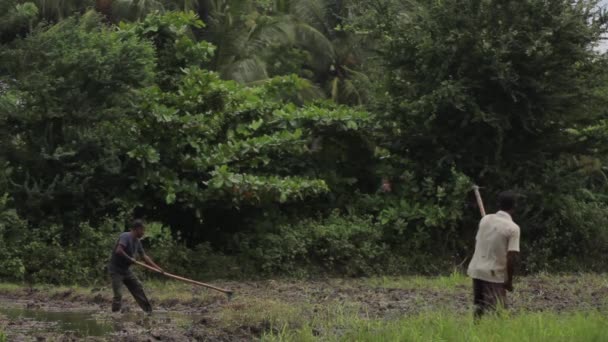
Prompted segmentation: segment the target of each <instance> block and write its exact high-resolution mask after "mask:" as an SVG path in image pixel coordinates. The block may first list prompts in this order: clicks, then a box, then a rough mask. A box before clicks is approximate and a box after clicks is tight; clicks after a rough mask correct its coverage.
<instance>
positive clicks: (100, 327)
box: [0, 303, 114, 336]
mask: <svg viewBox="0 0 608 342" xmlns="http://www.w3.org/2000/svg"><path fill="white" fill-rule="evenodd" d="M5 304H6V303H2V304H1V305H2V307H0V314H2V315H4V316H6V318H8V319H9V320H19V321H23V322H31V323H42V324H31V325H27V324H26V325H24V326H25V327H28V326H29V327H30V328H33V329H34V330H36V329H38V330H50V329H52V330H56V331H57V332H70V333H74V334H75V335H78V336H107V335H109V334H110V333H112V332H113V331H114V328H113V326H112V324H110V323H109V322H107V321H106V322H104V321H98V320H96V319H95V317H94V313H93V312H60V311H45V310H42V309H28V308H25V307H19V306H14V307H10V306H6V305H5ZM45 323H46V324H45ZM28 330H29V329H28ZM30 332H31V331H30Z"/></svg>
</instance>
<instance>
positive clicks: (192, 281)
mask: <svg viewBox="0 0 608 342" xmlns="http://www.w3.org/2000/svg"><path fill="white" fill-rule="evenodd" d="M134 262H135V263H136V264H138V265H139V266H142V267H145V268H147V269H149V270H150V271H153V272H156V273H160V274H163V275H165V276H167V277H169V278H173V279H177V280H181V281H183V282H186V283H190V284H194V285H198V286H203V287H206V288H209V289H212V290H215V291H219V292H223V293H225V294H227V295H228V298H230V297H231V296H232V291H230V290H226V289H222V288H219V287H215V286H213V285H209V284H205V283H201V282H200V281H196V280H192V279H188V278H184V277H180V276H178V275H175V274H171V273H167V272H163V271H161V270H159V269H156V268H154V267H152V266H150V265H147V264H144V263H143V262H140V261H137V260H134Z"/></svg>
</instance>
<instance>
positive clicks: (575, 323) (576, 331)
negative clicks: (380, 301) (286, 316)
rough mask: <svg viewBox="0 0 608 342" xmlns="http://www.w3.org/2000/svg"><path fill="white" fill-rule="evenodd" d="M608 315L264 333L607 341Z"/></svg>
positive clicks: (336, 325) (418, 341) (341, 323)
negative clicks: (607, 326) (607, 316)
mask: <svg viewBox="0 0 608 342" xmlns="http://www.w3.org/2000/svg"><path fill="white" fill-rule="evenodd" d="M607 324H608V318H606V317H604V316H603V315H602V314H600V313H598V312H589V313H574V314H564V315H559V314H556V313H522V314H518V315H512V316H509V315H506V314H503V315H501V316H492V317H487V318H484V319H483V320H482V321H481V322H479V323H478V324H475V323H474V322H473V320H472V318H471V317H470V316H468V315H467V316H464V317H463V316H458V315H454V314H450V313H441V312H433V313H425V314H421V315H418V316H414V317H408V318H402V319H399V320H394V321H383V320H366V319H363V318H360V317H356V316H351V317H350V318H349V319H347V320H345V319H344V317H342V318H340V319H338V320H334V321H332V322H325V324H324V325H320V326H316V327H314V326H311V325H309V326H306V327H304V328H300V329H297V330H290V329H288V328H287V327H285V328H284V329H281V330H279V331H277V332H273V333H269V334H267V335H265V336H263V338H262V340H263V341H297V342H300V341H302V342H304V341H412V342H426V341H446V342H447V341H454V342H460V341H462V342H465V341H466V342H471V341H479V342H482V341H483V342H503V341H504V342H511V341H518V342H545V341H546V342H562V341H563V342H569V341H590V342H593V341H598V342H599V341H606V340H607V338H608V332H606V329H605V327H606V325H607Z"/></svg>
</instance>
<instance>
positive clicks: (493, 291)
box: [483, 282, 507, 311]
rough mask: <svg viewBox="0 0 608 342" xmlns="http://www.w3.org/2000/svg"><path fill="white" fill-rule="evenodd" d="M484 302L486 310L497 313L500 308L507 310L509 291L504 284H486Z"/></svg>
mask: <svg viewBox="0 0 608 342" xmlns="http://www.w3.org/2000/svg"><path fill="white" fill-rule="evenodd" d="M484 283H485V284H484V286H483V301H484V302H485V306H486V309H491V310H493V311H495V310H496V309H498V308H506V305H507V303H506V299H507V291H506V290H505V286H504V284H501V283H490V282H484Z"/></svg>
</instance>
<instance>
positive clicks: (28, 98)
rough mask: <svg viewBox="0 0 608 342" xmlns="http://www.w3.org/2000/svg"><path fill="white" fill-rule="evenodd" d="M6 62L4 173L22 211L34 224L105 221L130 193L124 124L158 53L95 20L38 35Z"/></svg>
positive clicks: (1, 107)
mask: <svg viewBox="0 0 608 342" xmlns="http://www.w3.org/2000/svg"><path fill="white" fill-rule="evenodd" d="M0 57H1V58H2V64H3V65H4V66H5V68H6V69H7V74H8V77H6V78H5V79H4V80H3V81H4V82H5V83H6V85H7V90H6V91H5V92H4V93H3V94H2V95H1V96H0V127H1V128H0V129H1V130H2V131H3V134H2V138H0V144H1V146H2V156H3V158H4V159H5V160H6V161H7V162H8V164H9V167H8V168H5V169H4V170H3V172H7V173H8V178H9V179H10V184H11V186H10V192H11V194H12V195H13V197H14V198H15V200H16V203H17V204H18V206H19V209H20V211H21V212H27V215H28V218H29V219H30V220H31V221H32V222H41V221H42V220H45V219H60V220H62V221H64V222H65V223H66V224H69V223H70V222H71V224H74V222H75V221H76V220H81V219H85V218H91V219H94V218H101V216H103V215H104V213H105V212H107V209H108V208H109V207H112V206H114V207H115V205H118V203H114V204H112V203H110V202H112V200H113V198H114V196H115V193H116V192H117V191H118V192H120V189H121V188H122V187H123V186H124V183H122V180H121V177H120V174H121V172H122V166H121V165H122V162H123V161H124V157H123V156H121V152H120V151H121V149H123V148H125V147H124V146H125V144H126V146H128V145H129V144H130V143H129V142H128V141H129V137H130V136H131V133H129V130H128V127H129V126H128V125H124V122H125V120H128V118H129V113H132V112H133V110H134V107H133V100H134V93H133V91H134V89H136V88H140V87H143V86H145V85H148V84H151V82H152V81H153V72H152V71H153V66H154V54H153V48H152V46H151V44H149V43H147V42H145V41H141V40H140V39H139V38H138V37H136V36H135V35H134V34H129V33H127V32H122V31H121V32H117V31H115V30H113V29H110V28H106V27H105V26H104V25H102V24H101V23H100V21H99V17H98V16H97V15H96V14H95V13H89V14H87V15H86V16H84V17H82V18H79V19H76V18H72V19H66V20H63V21H62V22H61V23H59V24H57V25H54V26H50V27H46V28H41V29H39V30H37V31H35V32H34V33H33V34H32V35H30V36H29V37H28V38H26V39H23V40H20V41H17V42H16V44H15V46H14V48H11V49H6V50H4V51H3V52H2V54H1V56H0ZM131 143H133V141H131Z"/></svg>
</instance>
